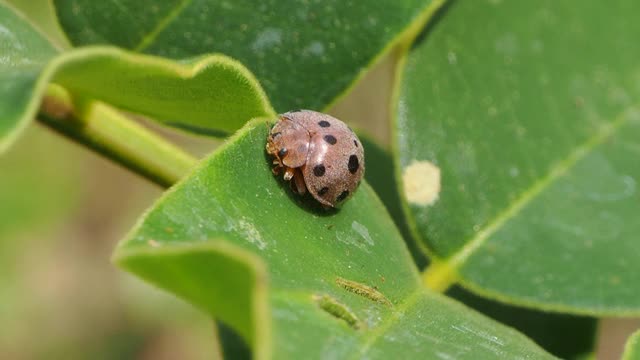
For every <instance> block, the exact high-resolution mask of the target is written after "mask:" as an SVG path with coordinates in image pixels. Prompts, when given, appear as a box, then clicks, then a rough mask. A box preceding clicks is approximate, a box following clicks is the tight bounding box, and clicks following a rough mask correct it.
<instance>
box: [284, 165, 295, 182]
mask: <svg viewBox="0 0 640 360" xmlns="http://www.w3.org/2000/svg"><path fill="white" fill-rule="evenodd" d="M294 174H295V169H293V168H290V167H288V168H285V170H284V179H285V180H286V181H289V180H291V179H292V178H293V175H294Z"/></svg>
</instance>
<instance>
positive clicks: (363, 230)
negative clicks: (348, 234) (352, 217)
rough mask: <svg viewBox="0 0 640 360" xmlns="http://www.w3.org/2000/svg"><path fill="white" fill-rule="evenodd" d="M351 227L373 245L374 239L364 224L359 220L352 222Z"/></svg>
mask: <svg viewBox="0 0 640 360" xmlns="http://www.w3.org/2000/svg"><path fill="white" fill-rule="evenodd" d="M351 228H352V229H353V230H355V231H356V232H357V233H358V234H360V235H361V236H362V237H363V238H364V240H365V241H366V242H367V244H369V245H373V239H371V236H370V235H369V230H368V229H367V228H366V227H365V226H364V225H362V224H360V223H359V222H357V221H354V222H353V223H352V224H351Z"/></svg>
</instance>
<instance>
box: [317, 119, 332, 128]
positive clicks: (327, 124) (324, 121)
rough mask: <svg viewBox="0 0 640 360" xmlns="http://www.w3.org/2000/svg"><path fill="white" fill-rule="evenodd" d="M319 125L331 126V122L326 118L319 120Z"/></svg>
mask: <svg viewBox="0 0 640 360" xmlns="http://www.w3.org/2000/svg"><path fill="white" fill-rule="evenodd" d="M318 125H320V127H329V126H331V123H330V122H328V121H326V120H322V121H318Z"/></svg>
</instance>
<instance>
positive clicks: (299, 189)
mask: <svg viewBox="0 0 640 360" xmlns="http://www.w3.org/2000/svg"><path fill="white" fill-rule="evenodd" d="M291 185H292V186H291V187H292V188H293V190H294V191H295V192H296V193H298V194H300V195H304V194H305V193H306V192H307V186H306V185H305V183H304V177H303V176H302V171H300V169H299V168H298V169H296V171H295V174H294V176H293V181H292V182H291Z"/></svg>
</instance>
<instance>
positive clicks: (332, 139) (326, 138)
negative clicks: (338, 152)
mask: <svg viewBox="0 0 640 360" xmlns="http://www.w3.org/2000/svg"><path fill="white" fill-rule="evenodd" d="M324 141H326V142H328V143H329V144H331V145H335V144H336V143H337V142H338V139H336V137H335V136H333V135H325V136H324Z"/></svg>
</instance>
